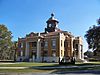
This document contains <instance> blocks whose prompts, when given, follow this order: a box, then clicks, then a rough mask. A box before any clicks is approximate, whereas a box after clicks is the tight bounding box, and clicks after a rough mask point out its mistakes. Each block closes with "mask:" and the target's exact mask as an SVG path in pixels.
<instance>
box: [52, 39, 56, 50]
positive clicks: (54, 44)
mask: <svg viewBox="0 0 100 75" xmlns="http://www.w3.org/2000/svg"><path fill="white" fill-rule="evenodd" d="M52 48H54V49H55V48H56V39H53V40H52Z"/></svg>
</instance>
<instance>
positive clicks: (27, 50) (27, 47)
mask: <svg viewBox="0 0 100 75" xmlns="http://www.w3.org/2000/svg"><path fill="white" fill-rule="evenodd" d="M25 57H26V58H29V43H28V42H26V50H25Z"/></svg>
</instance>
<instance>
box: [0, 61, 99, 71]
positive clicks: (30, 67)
mask: <svg viewBox="0 0 100 75" xmlns="http://www.w3.org/2000/svg"><path fill="white" fill-rule="evenodd" d="M88 65H90V67H82V68H64V69H57V68H55V69H34V68H32V67H35V66H42V67H46V66H49V67H51V66H62V65H59V64H58V63H33V62H19V63H13V64H0V67H28V68H27V69H0V72H49V71H53V72H57V71H80V70H100V66H95V67H91V65H100V62H88V63H78V62H77V63H76V64H75V65H70V66H88ZM64 66H69V65H64Z"/></svg>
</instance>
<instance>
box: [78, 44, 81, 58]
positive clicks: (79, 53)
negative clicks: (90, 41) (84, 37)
mask: <svg viewBox="0 0 100 75" xmlns="http://www.w3.org/2000/svg"><path fill="white" fill-rule="evenodd" d="M78 59H81V45H80V44H78Z"/></svg>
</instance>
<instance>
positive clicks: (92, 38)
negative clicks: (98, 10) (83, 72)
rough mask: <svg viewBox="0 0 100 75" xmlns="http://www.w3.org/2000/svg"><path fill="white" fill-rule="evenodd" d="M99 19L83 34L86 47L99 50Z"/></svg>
mask: <svg viewBox="0 0 100 75" xmlns="http://www.w3.org/2000/svg"><path fill="white" fill-rule="evenodd" d="M99 24H100V20H98V26H96V25H93V26H92V27H90V28H89V30H88V31H87V32H86V34H85V38H86V41H87V43H88V48H89V49H92V50H93V51H95V50H96V51H98V52H99V51H100V26H99Z"/></svg>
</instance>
